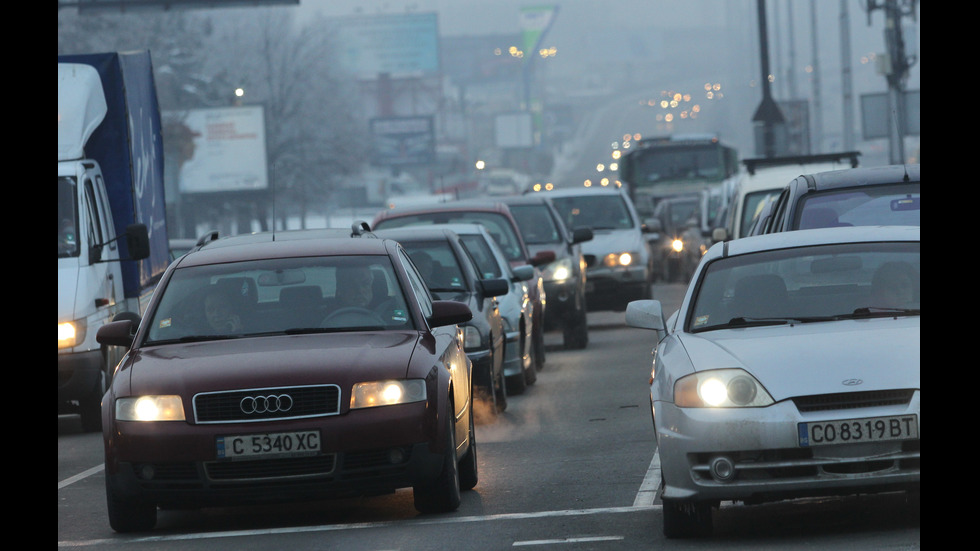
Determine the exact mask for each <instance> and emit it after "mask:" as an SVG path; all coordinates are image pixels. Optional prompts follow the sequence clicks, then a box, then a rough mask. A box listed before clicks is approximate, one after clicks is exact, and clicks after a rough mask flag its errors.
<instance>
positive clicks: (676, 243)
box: [670, 238, 684, 252]
mask: <svg viewBox="0 0 980 551" xmlns="http://www.w3.org/2000/svg"><path fill="white" fill-rule="evenodd" d="M670 248H671V249H674V250H675V251H677V252H681V251H683V250H684V241H682V240H681V239H678V238H675V239H674V240H673V241H671V242H670Z"/></svg>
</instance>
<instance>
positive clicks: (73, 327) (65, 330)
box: [58, 319, 85, 350]
mask: <svg viewBox="0 0 980 551" xmlns="http://www.w3.org/2000/svg"><path fill="white" fill-rule="evenodd" d="M84 341H85V320H83V319H80V320H75V321H66V322H63V323H59V324H58V349H59V350H60V349H62V348H71V347H73V346H77V345H79V344H81V343H82V342H84Z"/></svg>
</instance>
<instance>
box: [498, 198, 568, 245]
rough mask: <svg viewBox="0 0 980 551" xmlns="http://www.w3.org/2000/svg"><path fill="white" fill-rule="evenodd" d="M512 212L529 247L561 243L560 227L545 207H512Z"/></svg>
mask: <svg viewBox="0 0 980 551" xmlns="http://www.w3.org/2000/svg"><path fill="white" fill-rule="evenodd" d="M510 212H511V214H513V215H514V218H515V219H516V220H517V225H518V226H520V228H521V235H523V236H524V242H525V243H527V244H528V245H540V244H545V243H547V244H555V243H561V241H562V239H561V234H560V233H559V232H558V226H556V225H555V220H554V219H553V218H552V217H551V212H549V210H548V207H547V206H545V205H511V206H510Z"/></svg>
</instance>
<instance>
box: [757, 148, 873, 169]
mask: <svg viewBox="0 0 980 551" xmlns="http://www.w3.org/2000/svg"><path fill="white" fill-rule="evenodd" d="M860 154H861V152H860V151H840V152H837V153H818V154H815V155H786V156H784V157H756V158H754V159H742V164H744V165H745V169H746V170H748V171H749V174H755V171H756V169H758V168H761V167H764V166H781V165H799V164H807V163H828V162H835V161H836V162H842V161H844V160H849V161H850V163H851V168H857V166H858V155H860Z"/></svg>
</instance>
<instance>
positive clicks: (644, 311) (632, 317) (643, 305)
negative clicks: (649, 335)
mask: <svg viewBox="0 0 980 551" xmlns="http://www.w3.org/2000/svg"><path fill="white" fill-rule="evenodd" d="M626 325H629V326H630V327H639V328H640V329H653V330H655V331H656V332H657V342H660V340H661V339H663V337H664V336H666V334H667V323H666V322H665V321H664V312H663V306H662V305H661V303H660V301H659V300H634V301H631V302H630V303H629V304H627V305H626Z"/></svg>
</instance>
